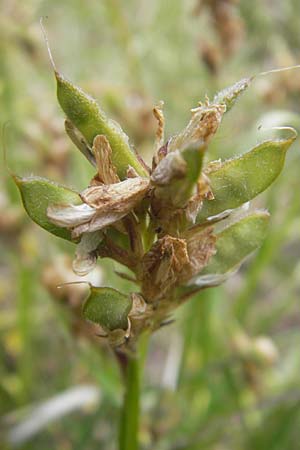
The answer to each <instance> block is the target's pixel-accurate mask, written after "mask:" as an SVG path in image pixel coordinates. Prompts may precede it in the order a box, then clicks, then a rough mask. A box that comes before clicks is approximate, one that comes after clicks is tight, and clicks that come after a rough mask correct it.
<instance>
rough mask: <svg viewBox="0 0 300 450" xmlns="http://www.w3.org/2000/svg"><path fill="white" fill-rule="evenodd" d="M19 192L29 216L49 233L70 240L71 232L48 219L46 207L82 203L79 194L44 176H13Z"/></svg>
mask: <svg viewBox="0 0 300 450" xmlns="http://www.w3.org/2000/svg"><path fill="white" fill-rule="evenodd" d="M13 178H14V181H15V183H16V185H17V187H18V188H19V191H20V193H21V197H22V201H23V205H24V208H25V210H26V212H27V214H28V215H29V217H30V218H31V219H32V220H33V221H34V222H35V223H37V224H38V225H39V226H40V227H42V228H44V229H45V230H47V231H49V233H52V234H54V235H55V236H59V237H61V238H63V239H66V240H68V241H72V238H71V232H70V231H69V230H67V229H64V228H60V227H58V226H56V225H54V224H53V223H52V222H50V221H49V219H48V217H47V208H48V206H49V205H53V204H70V203H71V204H74V205H78V204H80V203H82V201H81V199H80V197H79V194H78V193H77V192H75V191H73V190H71V189H69V188H67V187H65V186H62V185H59V184H56V183H54V182H52V181H50V180H47V179H46V178H41V177H36V176H30V177H27V178H22V177H19V176H15V175H14V176H13Z"/></svg>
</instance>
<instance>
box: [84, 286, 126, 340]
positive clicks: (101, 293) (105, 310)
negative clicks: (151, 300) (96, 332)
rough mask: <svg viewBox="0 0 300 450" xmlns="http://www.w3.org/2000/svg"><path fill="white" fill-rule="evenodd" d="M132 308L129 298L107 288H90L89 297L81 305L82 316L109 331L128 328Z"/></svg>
mask: <svg viewBox="0 0 300 450" xmlns="http://www.w3.org/2000/svg"><path fill="white" fill-rule="evenodd" d="M131 307H132V300H131V298H130V297H129V296H127V295H124V294H122V293H121V292H119V291H116V290H115V289H112V288H109V287H95V286H91V287H90V295H89V297H88V298H87V299H86V301H85V303H84V305H83V310H82V312H83V316H84V317H85V318H86V319H88V320H90V321H91V322H95V323H97V324H98V325H100V326H101V327H103V328H104V329H107V330H109V331H113V330H117V329H123V330H126V329H127V327H128V314H129V312H130V310H131Z"/></svg>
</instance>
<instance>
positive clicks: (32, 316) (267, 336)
mask: <svg viewBox="0 0 300 450" xmlns="http://www.w3.org/2000/svg"><path fill="white" fill-rule="evenodd" d="M0 6H1V8H0V11H1V12H0V123H1V127H2V128H4V133H2V138H1V139H2V147H3V144H4V143H5V146H6V148H7V165H8V166H9V168H10V170H11V171H12V172H14V173H17V174H20V175H26V174H31V173H34V174H38V175H41V176H46V177H49V178H51V179H53V180H56V181H59V182H62V183H65V184H69V185H71V186H73V187H75V188H78V189H83V188H85V187H86V183H87V180H88V179H89V178H90V177H91V175H92V171H91V168H90V167H89V166H88V163H86V161H85V159H84V157H83V156H82V155H81V154H80V153H79V152H78V151H76V149H75V147H74V146H73V144H72V143H71V142H70V141H69V140H68V138H67V136H66V135H65V133H64V126H63V113H62V112H61V111H60V109H59V107H58V105H57V101H56V95H55V82H54V77H53V74H52V72H51V66H50V64H49V60H48V56H47V51H46V48H45V44H44V42H43V37H42V33H41V29H40V26H39V18H40V17H41V16H48V18H47V19H46V18H45V19H44V25H45V27H46V28H47V31H48V34H49V39H50V43H51V47H52V51H53V54H54V57H55V61H56V64H57V66H58V68H59V70H60V71H61V72H62V73H63V74H64V75H65V76H67V77H69V78H70V79H71V80H72V81H73V82H74V83H76V84H77V85H80V86H81V87H82V88H83V89H84V90H86V91H87V92H89V93H91V94H92V95H93V96H94V97H96V98H97V99H98V100H99V102H100V104H101V105H102V106H103V108H104V109H105V110H106V111H107V112H108V113H110V115H111V116H112V117H113V118H114V119H116V120H117V121H119V122H120V123H121V124H122V127H123V128H124V130H125V131H126V132H127V134H129V136H130V138H131V141H132V142H133V143H134V144H135V146H136V148H137V149H138V151H139V152H141V153H142V154H143V155H144V156H145V158H146V159H147V158H148V161H149V160H150V156H149V155H150V154H151V149H152V145H153V141H154V136H155V121H154V119H153V117H152V107H153V106H154V105H155V104H157V102H158V101H159V100H164V101H165V116H166V126H167V133H168V135H170V134H172V133H174V132H175V131H176V130H178V129H181V128H182V127H183V126H184V124H185V123H186V121H187V120H188V118H189V114H190V112H189V110H190V109H191V108H192V107H195V106H196V105H197V102H198V101H199V100H204V98H205V95H206V94H207V95H208V96H209V97H212V96H213V95H214V93H215V92H216V91H218V90H220V89H222V88H224V87H226V86H227V85H230V84H233V83H234V82H235V81H237V80H239V79H240V78H242V77H244V76H249V75H252V74H257V73H259V72H262V71H265V70H269V69H272V68H278V67H284V66H290V65H294V64H299V62H300V33H299V29H300V2H299V0H285V1H280V0H251V1H249V0H240V1H238V0H202V1H201V0H200V1H199V0H186V1H185V0H164V1H162V0H152V1H151V2H150V1H149V0H127V1H126V2H125V1H124V2H122V1H121V0H86V1H84V2H83V1H80V0H65V1H58V0H51V1H50V0H46V1H42V0H26V1H23V2H20V1H17V0H1V5H0ZM299 100H300V69H299V70H294V71H288V72H282V73H278V74H270V75H268V76H264V77H258V78H257V79H256V80H254V82H253V84H252V86H251V87H250V88H249V90H248V91H247V93H246V94H245V95H244V96H243V97H242V98H241V100H240V101H239V102H238V104H237V105H236V106H235V108H234V109H233V110H232V111H231V112H230V114H228V116H227V115H226V117H225V119H224V121H223V123H222V126H221V129H220V130H219V132H218V134H217V136H216V137H215V139H214V140H213V143H212V144H211V145H210V154H209V156H208V158H209V159H211V160H212V159H217V158H221V157H222V158H225V157H232V156H234V155H237V154H240V153H242V152H244V151H247V150H248V149H250V148H251V146H253V145H255V144H256V143H257V142H260V141H262V140H264V139H266V138H268V137H270V136H272V135H273V133H274V130H272V127H274V126H279V125H292V126H294V127H295V128H296V129H298V130H299V129H300V103H299ZM5 123H6V124H7V125H5V126H4V127H3V125H4V124H5ZM260 125H262V128H260ZM147 155H148V156H147ZM299 168H300V152H299V139H298V140H297V141H296V143H295V144H294V145H293V148H292V149H291V150H290V151H289V155H288V158H287V163H286V166H285V169H284V172H283V173H282V174H281V176H280V177H279V179H278V180H277V181H276V183H275V184H274V185H273V186H272V187H271V188H270V189H269V190H268V191H267V192H266V193H265V194H263V195H261V196H260V197H259V198H258V200H256V204H257V205H258V206H259V207H266V208H268V209H269V210H270V212H271V213H272V221H271V226H270V230H269V236H268V238H267V239H266V241H265V244H264V245H263V247H262V248H261V249H260V250H259V251H258V252H257V253H256V254H255V255H254V256H253V257H252V258H251V259H250V260H248V261H247V262H246V263H245V264H244V265H243V267H242V269H241V270H240V271H239V272H238V273H237V274H236V275H235V276H234V277H233V278H232V279H231V280H229V281H228V282H227V283H226V284H225V285H224V286H222V287H218V288H214V289H210V290H208V291H204V292H203V293H201V294H200V295H198V296H197V297H196V298H194V299H192V300H191V301H189V302H188V303H187V304H186V305H185V306H184V307H181V308H180V310H179V311H178V312H177V315H176V319H177V320H176V322H175V323H174V324H173V325H171V326H169V327H166V328H165V329H162V330H161V331H159V332H157V333H156V335H155V336H153V338H152V341H151V348H150V353H149V357H148V360H147V364H146V368H145V372H144V382H143V394H142V420H141V430H140V441H141V449H156V450H171V449H172V450H197V449H207V450H208V449H209V450H244V449H245V450H253V449H255V450H266V449H268V450H298V449H299V448H300V377H299V373H300V351H299V349H300V304H299V293H300V260H299V255H300V214H299V213H300V201H299V191H300V181H299ZM0 183H1V192H0V208H1V214H0V233H1V239H0V355H1V358H0V415H1V419H0V448H1V449H2V448H3V449H6V448H7V449H9V448H21V449H28V450H40V449H53V448H55V449H60V450H69V449H75V450H83V449H85V450H94V449H95V450H96V449H104V450H114V449H115V448H116V443H115V442H116V435H117V425H118V414H119V407H120V404H121V399H122V384H121V379H120V376H119V372H118V367H117V365H116V363H115V361H114V359H113V357H112V354H111V353H110V351H109V349H108V348H107V347H106V346H105V345H104V344H103V342H102V341H101V339H100V338H98V337H96V335H95V330H94V329H92V328H91V327H90V326H89V325H87V324H86V323H84V322H83V321H82V320H81V319H80V315H79V312H80V305H81V303H82V300H83V299H84V296H85V291H84V289H83V288H82V287H80V286H70V287H68V288H64V289H61V290H58V289H57V288H56V286H57V284H60V283H63V282H67V281H72V280H76V279H77V278H76V277H75V275H74V274H72V271H71V261H72V256H73V253H74V247H73V246H72V245H71V244H69V243H66V242H64V241H60V240H59V239H58V238H55V237H54V236H50V235H48V234H47V233H46V232H45V231H43V230H42V229H39V228H38V227H37V226H36V225H35V224H33V223H32V222H31V221H30V220H29V219H28V218H27V216H26V214H25V212H24V211H23V208H22V206H21V202H20V198H19V194H18V192H17V190H16V188H15V186H14V185H13V182H12V180H11V178H10V176H9V172H8V170H7V167H6V164H4V163H2V164H1V180H0ZM117 269H118V268H117V267H116V266H115V265H113V264H112V263H111V262H109V261H105V260H104V261H101V262H100V263H99V268H98V269H97V270H96V271H94V272H93V273H92V274H91V277H92V280H93V282H94V284H98V285H101V284H106V285H111V286H114V287H117V288H119V289H123V290H125V291H126V290H129V289H130V286H129V283H127V282H125V281H124V280H121V279H120V278H118V277H117V275H116V274H115V273H114V270H117ZM89 279H91V278H89ZM70 389H71V391H70ZM68 393H69V395H68V396H67V397H66V395H67V394H68ZM74 399H75V400H74ZM76 399H77V400H76ZM36 408H39V409H36ZM64 408H67V409H68V411H66V410H65V409H64ZM54 417H56V420H55V419H54ZM30 421H31V422H30ZM32 423H33V424H34V425H33V426H32Z"/></svg>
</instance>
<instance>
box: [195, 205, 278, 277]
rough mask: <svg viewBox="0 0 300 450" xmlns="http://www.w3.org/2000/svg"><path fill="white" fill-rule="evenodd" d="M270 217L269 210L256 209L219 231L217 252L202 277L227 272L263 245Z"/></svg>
mask: <svg viewBox="0 0 300 450" xmlns="http://www.w3.org/2000/svg"><path fill="white" fill-rule="evenodd" d="M269 218H270V216H269V214H268V213H267V212H265V211H255V212H253V213H250V214H249V215H247V216H245V217H243V218H242V219H241V220H239V221H237V222H235V223H233V224H230V225H229V226H227V227H226V228H225V229H223V230H222V231H221V232H220V233H217V234H216V236H217V242H216V254H215V255H214V256H213V257H212V258H211V259H210V261H209V263H208V265H207V266H206V267H205V268H204V269H203V270H202V271H201V273H200V277H202V276H203V275H208V274H225V273H227V272H230V271H232V270H234V269H235V268H236V267H237V266H238V265H239V264H241V263H242V262H243V260H244V259H245V258H246V257H247V256H248V255H250V254H251V253H252V252H253V251H254V250H256V249H257V248H259V247H260V246H261V245H262V243H263V241H264V239H265V237H266V234H267V229H268V224H269Z"/></svg>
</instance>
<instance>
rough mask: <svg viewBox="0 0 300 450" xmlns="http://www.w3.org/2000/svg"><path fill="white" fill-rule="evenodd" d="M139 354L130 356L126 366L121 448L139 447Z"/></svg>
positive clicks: (120, 437) (120, 449) (131, 449)
mask: <svg viewBox="0 0 300 450" xmlns="http://www.w3.org/2000/svg"><path fill="white" fill-rule="evenodd" d="M139 362H140V361H139V358H138V355H136V356H134V357H129V358H128V359H127V361H126V367H125V377H124V380H125V394H124V403H123V408H122V412H121V422H120V435H119V450H137V449H138V428H139V412H140V401H139V397H140V370H139V369H140V368H139V366H140V364H139Z"/></svg>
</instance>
